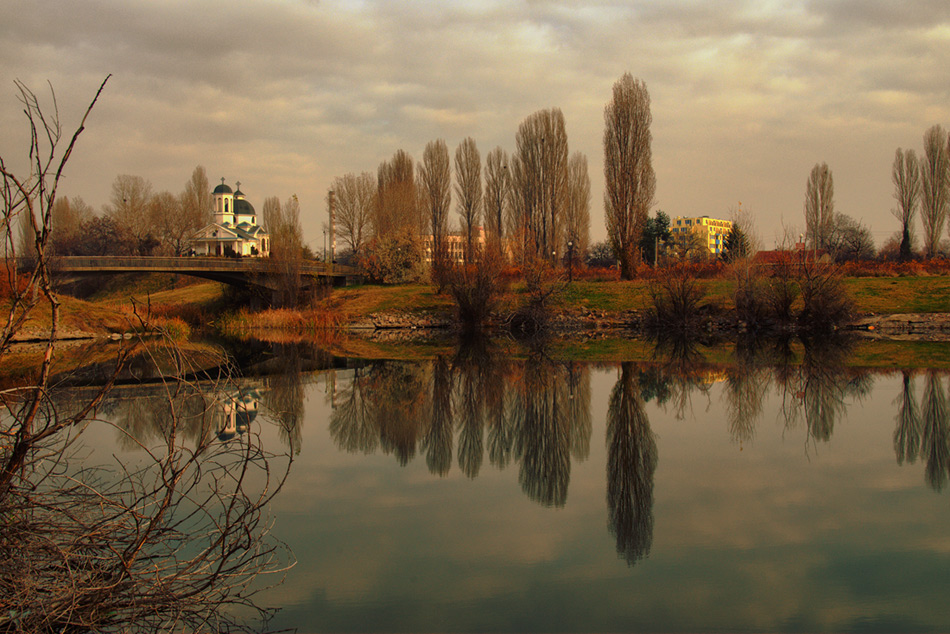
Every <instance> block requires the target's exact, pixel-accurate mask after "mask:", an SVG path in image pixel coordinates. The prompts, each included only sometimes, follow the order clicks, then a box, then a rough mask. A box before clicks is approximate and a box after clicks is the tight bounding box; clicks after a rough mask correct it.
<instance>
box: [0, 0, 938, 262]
mask: <svg viewBox="0 0 950 634" xmlns="http://www.w3.org/2000/svg"><path fill="white" fill-rule="evenodd" d="M0 14H2V16H3V19H2V20H0V80H2V81H0V153H2V155H3V156H4V158H6V159H7V160H8V162H9V161H10V160H11V159H13V158H14V157H15V156H16V155H17V154H22V153H23V151H24V149H25V144H26V138H27V136H26V128H25V126H24V118H23V115H22V113H21V111H20V108H19V104H18V102H17V94H16V90H15V86H14V84H13V81H14V80H15V79H20V80H22V81H23V82H25V83H26V84H28V85H29V86H31V87H32V88H34V89H35V90H36V91H37V92H38V93H40V94H41V95H48V88H47V86H46V82H47V81H48V82H50V83H51V84H52V85H53V87H54V89H55V91H56V96H57V99H58V102H59V107H60V112H61V114H62V117H63V119H64V122H65V124H66V125H67V127H68V126H70V125H72V126H75V125H76V124H77V123H78V119H79V116H80V113H81V111H82V109H83V108H84V107H85V105H86V104H87V103H88V101H89V99H90V98H91V97H92V95H93V94H94V92H95V90H96V88H97V87H98V85H99V83H100V82H101V81H102V79H103V78H104V77H105V76H106V75H107V74H109V73H111V74H112V75H113V76H112V79H111V80H110V81H109V84H108V86H107V88H106V90H105V92H104V94H103V96H102V98H101V100H100V102H99V104H98V105H97V107H96V109H95V111H94V112H93V115H92V117H91V119H90V121H89V122H88V125H87V130H86V132H85V133H84V134H83V136H82V138H81V140H80V144H79V147H78V150H77V151H76V152H75V154H74V155H73V158H72V160H71V164H70V167H69V169H68V171H67V173H66V174H67V176H66V179H65V184H64V186H63V190H62V193H65V194H66V195H70V196H81V197H82V198H84V199H85V201H86V202H88V203H90V204H91V205H93V206H94V207H96V208H97V209H98V208H100V207H101V206H102V205H103V204H104V203H106V202H107V201H108V197H109V192H110V188H111V184H112V181H113V179H114V178H115V176H116V175H118V174H136V175H140V176H144V177H145V178H147V179H149V180H150V181H151V182H152V184H153V186H154V187H155V189H156V190H159V191H160V190H164V189H167V190H170V191H172V192H174V193H177V192H179V191H181V190H182V189H183V188H184V184H185V181H187V180H188V178H189V177H190V175H191V172H192V170H193V169H194V167H195V166H196V165H199V164H200V165H203V166H204V167H205V168H206V169H207V172H208V177H209V179H210V180H211V183H212V186H213V185H214V184H215V183H216V182H219V179H220V178H221V177H225V178H227V180H228V183H229V184H231V185H232V186H234V182H235V181H238V180H239V181H241V189H242V190H243V191H244V192H245V193H246V194H247V197H248V199H249V201H250V202H251V203H252V204H254V205H255V206H256V207H257V208H258V209H260V207H261V205H262V203H263V200H264V198H265V197H267V196H279V197H280V198H281V199H282V200H283V199H286V198H287V197H289V196H290V195H291V194H297V195H298V197H299V199H300V202H301V208H302V219H303V224H304V230H305V234H306V238H307V240H308V241H309V243H310V244H311V246H313V247H314V248H316V249H320V248H322V246H323V245H322V242H323V234H322V232H321V225H322V223H323V222H324V221H325V220H326V205H325V203H324V196H325V194H326V191H327V189H328V188H329V186H330V183H331V181H332V180H333V178H334V177H335V176H339V175H342V174H345V173H347V172H361V171H370V172H373V173H375V171H376V168H377V167H378V165H379V163H380V162H382V161H383V160H387V159H389V158H390V157H391V156H392V155H393V153H394V152H395V151H396V150H397V149H404V150H406V151H407V152H409V153H410V154H411V155H412V156H413V157H414V158H415V159H416V160H417V161H419V160H420V159H421V158H422V150H423V148H424V147H425V144H426V143H427V142H428V141H430V140H433V139H437V138H443V139H445V141H446V142H447V143H448V145H449V148H450V151H451V152H453V153H454V149H455V147H456V146H457V145H458V143H459V142H460V141H461V140H462V139H464V138H465V137H467V136H471V137H473V138H474V139H475V140H476V142H477V144H478V147H479V150H480V151H481V153H482V156H483V158H484V156H485V155H486V154H487V153H488V152H489V151H490V150H491V149H493V148H494V147H496V146H501V147H503V148H504V149H505V150H507V151H509V152H511V151H513V150H514V148H515V141H514V139H515V132H516V131H517V128H518V125H519V123H520V122H521V121H522V120H523V119H524V118H525V117H527V116H528V115H530V114H531V113H532V112H535V111H537V110H540V109H543V108H551V107H558V108H560V109H561V110H562V111H563V112H564V117H565V120H566V124H567V133H568V141H569V144H570V149H571V151H572V152H574V151H580V152H583V153H584V154H586V155H587V157H588V160H589V164H590V176H591V182H592V190H593V200H592V213H591V216H592V223H591V233H592V236H593V237H594V239H595V240H596V239H601V238H603V237H605V235H606V231H605V229H604V222H603V202H602V199H603V180H604V177H603V148H602V135H603V109H604V105H605V104H606V103H607V101H608V100H609V98H610V93H611V87H612V85H613V84H614V82H615V81H617V79H618V78H619V77H620V76H621V75H622V74H623V73H624V72H630V73H631V74H633V75H634V76H635V77H638V78H640V79H642V80H643V81H644V82H646V85H647V87H648V89H649V92H650V96H651V98H652V111H653V127H652V131H653V164H654V168H655V169H656V173H657V189H656V205H655V208H658V209H662V210H664V211H666V212H667V213H668V214H670V216H678V215H710V216H721V217H729V214H730V211H731V210H733V209H735V208H736V207H738V205H739V203H740V202H741V204H742V208H743V209H744V210H751V212H752V213H753V214H754V218H755V222H756V227H757V231H758V233H759V236H760V237H761V238H762V239H763V242H764V243H765V245H766V246H772V244H774V243H775V241H776V239H777V238H780V237H781V235H782V234H783V232H785V231H786V230H787V231H789V232H790V233H793V234H796V235H797V232H799V231H800V230H801V229H802V227H803V226H804V221H803V215H802V202H803V199H804V193H805V182H806V180H807V177H808V173H809V171H810V170H811V168H812V166H813V165H814V164H815V163H817V162H822V161H824V162H827V163H828V164H829V166H830V167H831V169H832V171H833V175H834V180H835V201H836V210H838V211H840V212H842V213H846V214H849V215H852V216H854V217H856V218H859V219H861V220H863V221H864V222H865V223H866V224H868V225H869V226H870V227H871V229H872V231H873V233H874V236H875V239H876V240H877V242H878V245H880V244H881V243H882V242H883V241H884V240H885V239H886V238H887V237H888V236H889V235H890V234H891V233H893V232H894V231H895V230H896V229H897V223H896V220H894V218H893V216H892V215H891V213H890V210H891V208H892V207H893V203H894V201H893V198H892V193H893V186H892V184H891V180H890V170H891V164H892V161H893V158H894V151H895V149H896V148H898V147H904V148H908V147H910V148H915V149H917V150H918V151H920V148H921V147H922V136H923V133H924V131H925V130H926V129H927V128H928V127H929V126H931V125H933V124H935V123H940V124H943V125H944V126H945V127H946V126H948V125H950V2H947V0H921V1H915V0H905V2H901V3H898V2H894V1H893V0H840V1H829V2H821V1H815V2H799V1H768V0H749V1H742V0H719V1H717V2H707V1H699V0H679V1H670V2H645V1H640V2H590V3H583V2H568V1H565V2H553V1H552V2H546V1H527V2H524V1H516V0H503V1H498V2H495V1H492V0H471V1H468V2H421V1H415V2H414V1H411V0H400V1H399V2H382V1H377V2H373V1H369V0H367V1H363V2H360V1H353V2H347V1H318V0H311V1H306V0H266V1H265V0H256V1H248V2H241V1H237V2H235V1H228V2H216V1H210V2H208V1H203V0H182V1H174V0H156V1H154V2H146V1H135V0H82V1H77V2H62V0H0ZM454 217H455V218H457V216H454ZM456 222H457V220H456Z"/></svg>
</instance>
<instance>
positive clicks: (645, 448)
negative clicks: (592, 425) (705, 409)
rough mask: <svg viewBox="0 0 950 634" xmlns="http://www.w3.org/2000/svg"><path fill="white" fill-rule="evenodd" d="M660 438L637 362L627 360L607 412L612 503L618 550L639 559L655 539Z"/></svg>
mask: <svg viewBox="0 0 950 634" xmlns="http://www.w3.org/2000/svg"><path fill="white" fill-rule="evenodd" d="M656 464H657V448H656V439H655V437H654V435H653V431H652V430H651V429H650V422H649V420H647V416H646V410H645V408H644V401H643V398H642V396H641V393H640V389H639V386H638V385H637V380H636V371H635V368H634V365H633V364H632V363H629V362H628V363H622V364H621V370H620V378H619V379H618V381H617V384H616V385H615V386H614V389H613V391H612V392H611V394H610V402H609V409H608V412H607V507H608V509H609V522H610V524H609V525H610V532H611V533H612V534H613V535H614V536H615V537H616V539H617V552H618V553H619V554H620V555H623V557H624V558H625V559H626V560H627V563H629V564H634V563H636V562H637V561H639V560H640V559H643V558H644V557H646V556H647V555H648V554H649V552H650V546H651V544H652V543H653V474H654V472H655V471H656Z"/></svg>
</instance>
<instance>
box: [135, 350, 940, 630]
mask: <svg viewBox="0 0 950 634" xmlns="http://www.w3.org/2000/svg"><path fill="white" fill-rule="evenodd" d="M338 365H339V364H338ZM349 365H350V366H351V367H349V368H343V367H338V368H337V369H335V370H326V371H315V372H307V373H303V374H300V375H295V376H289V377H284V378H280V377H273V376H271V377H268V378H266V379H259V380H255V379H249V380H248V381H246V382H245V389H246V391H247V392H248V393H252V394H254V395H255V398H256V397H257V396H259V397H260V403H259V407H260V408H261V411H262V412H263V411H265V410H267V409H269V410H270V412H269V413H270V416H269V417H265V416H260V417H259V418H258V420H257V421H256V422H258V423H261V424H263V426H264V429H265V433H266V435H267V442H269V443H272V444H275V445H276V444H278V443H282V444H284V445H285V446H289V447H292V449H293V450H294V451H297V452H298V453H297V456H296V461H295V463H294V465H293V468H292V471H291V474H290V478H289V480H288V481H287V483H286V484H285V486H284V489H283V490H282V492H281V493H280V495H279V496H278V498H277V499H276V502H275V504H274V506H273V509H272V510H273V513H274V519H275V525H274V529H273V530H274V533H275V535H276V536H277V537H279V538H280V539H282V540H284V541H286V542H287V543H288V544H289V545H290V547H291V548H292V549H293V551H294V553H295V554H296V557H297V560H298V564H297V565H296V567H295V568H293V569H292V570H291V571H290V572H289V573H288V575H287V577H286V581H285V582H284V584H283V585H281V586H280V587H279V588H277V589H274V590H270V591H268V592H266V593H265V594H264V596H262V597H261V602H262V603H265V604H272V605H279V606H280V607H281V608H282V609H281V611H280V612H279V614H278V615H277V617H276V619H275V620H274V621H273V622H272V623H271V626H272V627H275V628H283V627H287V628H298V629H299V631H301V632H318V631H459V632H468V631H673V632H679V631H697V630H703V631H793V632H797V631H947V630H950V602H948V601H947V597H948V596H950V505H948V497H947V490H946V488H947V487H946V486H945V485H946V483H947V476H948V465H950V420H948V416H950V408H948V405H947V403H948V396H947V394H948V389H950V385H948V378H947V376H946V375H944V374H938V373H929V372H917V373H913V374H905V373H901V372H891V373H879V374H871V373H861V372H854V371H845V370H840V369H834V368H828V367H822V368H820V369H819V368H818V366H815V367H813V368H812V369H808V368H803V367H802V366H796V367H792V368H785V369H781V370H774V369H769V368H760V367H756V368H745V369H739V368H735V367H732V368H702V369H696V368H690V369H687V370H686V371H685V372H684V371H683V370H684V368H679V371H673V370H671V369H669V368H664V367H662V366H657V365H655V364H638V363H623V364H620V363H618V364H601V365H589V364H583V363H570V364H564V363H556V362H553V361H551V360H550V359H547V358H545V357H543V356H540V355H539V356H537V357H532V358H529V359H528V360H527V361H509V360H505V359H503V358H499V357H497V356H487V355H485V354H479V353H472V354H469V353H466V354H460V355H458V356H456V357H446V358H439V359H436V360H434V361H426V362H421V363H406V362H395V361H376V362H361V363H360V362H356V363H353V362H351V363H350V364H349ZM255 381H256V382H255ZM127 402H132V400H130V399H127ZM255 402H256V401H255ZM265 418H267V420H268V421H273V420H280V421H283V423H282V425H276V424H273V422H262V421H264V419H265ZM240 431H241V430H240V429H237V430H236V433H239V432H240ZM229 433H230V432H229ZM226 435H227V434H226Z"/></svg>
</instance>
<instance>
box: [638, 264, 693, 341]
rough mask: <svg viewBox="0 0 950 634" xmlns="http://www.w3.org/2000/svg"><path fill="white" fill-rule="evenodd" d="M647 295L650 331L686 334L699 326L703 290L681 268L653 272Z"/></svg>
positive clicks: (689, 274) (691, 276)
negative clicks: (659, 330)
mask: <svg viewBox="0 0 950 634" xmlns="http://www.w3.org/2000/svg"><path fill="white" fill-rule="evenodd" d="M649 292H650V301H651V305H650V308H649V309H648V312H647V323H648V325H649V326H650V327H651V328H653V329H656V330H658V329H663V330H666V331H669V330H677V331H687V330H691V329H693V328H695V327H696V326H698V325H699V323H700V318H701V313H702V307H703V298H704V297H705V296H706V289H705V287H704V285H703V284H702V283H701V282H700V281H699V280H698V279H696V277H695V276H694V275H692V274H691V272H690V271H689V270H688V269H687V268H686V267H685V266H683V265H681V264H678V265H673V266H669V267H666V268H663V269H660V270H659V271H657V273H656V275H655V276H654V278H653V279H652V280H651V281H650V286H649Z"/></svg>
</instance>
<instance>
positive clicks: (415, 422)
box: [330, 361, 430, 465]
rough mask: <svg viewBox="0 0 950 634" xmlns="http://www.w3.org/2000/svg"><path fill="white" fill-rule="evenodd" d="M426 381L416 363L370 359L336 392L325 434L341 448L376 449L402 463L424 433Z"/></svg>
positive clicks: (423, 372) (407, 460)
mask: <svg viewBox="0 0 950 634" xmlns="http://www.w3.org/2000/svg"><path fill="white" fill-rule="evenodd" d="M428 382H429V381H428V376H427V371H426V366H424V365H423V364H419V363H407V362H399V361H375V362H373V363H372V364H370V365H369V366H367V367H364V368H361V369H358V370H356V373H355V375H354V376H353V380H352V382H351V384H350V385H349V386H348V387H343V388H341V389H339V390H338V392H337V397H336V402H337V407H336V409H334V410H333V415H332V417H331V419H330V436H331V437H332V438H333V439H334V441H336V443H337V446H338V447H340V448H341V449H344V450H346V451H350V452H353V451H362V452H364V453H372V452H373V451H375V450H376V447H382V449H383V451H385V452H386V453H392V454H395V456H396V459H397V460H398V461H399V464H401V465H405V464H408V463H409V461H410V460H411V459H412V457H413V456H415V454H416V445H417V444H418V441H419V438H420V437H425V435H426V432H427V427H428V425H427V422H428V421H427V418H428V416H429V411H430V407H429V406H430V403H429V399H428V396H429V394H428Z"/></svg>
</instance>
